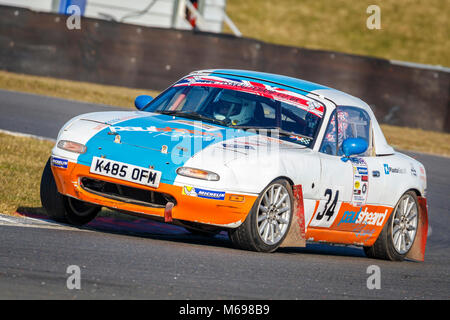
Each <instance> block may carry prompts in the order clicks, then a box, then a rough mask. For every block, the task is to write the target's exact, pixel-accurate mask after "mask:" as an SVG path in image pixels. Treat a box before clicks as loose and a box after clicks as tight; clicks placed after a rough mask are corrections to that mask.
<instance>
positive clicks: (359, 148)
mask: <svg viewBox="0 0 450 320" xmlns="http://www.w3.org/2000/svg"><path fill="white" fill-rule="evenodd" d="M368 147H369V144H368V143H367V141H366V140H364V139H362V138H347V139H345V140H344V142H343V143H342V151H343V152H344V156H343V157H342V158H341V160H342V161H344V162H347V161H348V160H349V159H350V157H351V156H353V155H356V154H361V153H364V152H366V150H367V148H368Z"/></svg>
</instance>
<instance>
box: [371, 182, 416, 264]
mask: <svg viewBox="0 0 450 320" xmlns="http://www.w3.org/2000/svg"><path fill="white" fill-rule="evenodd" d="M418 222H419V204H418V201H417V195H416V193H415V192H414V191H408V192H406V193H405V194H403V195H402V196H401V198H400V200H399V201H398V203H397V205H396V206H395V208H394V211H393V213H392V214H391V217H390V218H389V220H388V221H387V222H386V224H385V226H384V228H383V230H382V231H381V233H380V235H379V236H378V239H377V241H375V243H374V244H373V246H371V247H364V251H365V253H366V255H367V256H368V257H370V258H378V259H385V260H392V261H402V260H403V259H404V258H405V257H406V255H407V254H408V252H409V250H411V247H412V246H413V244H414V240H415V238H416V234H417V226H418Z"/></svg>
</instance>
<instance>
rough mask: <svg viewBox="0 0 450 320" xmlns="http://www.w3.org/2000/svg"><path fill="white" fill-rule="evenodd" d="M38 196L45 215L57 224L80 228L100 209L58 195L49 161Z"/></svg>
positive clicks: (43, 173)
mask: <svg viewBox="0 0 450 320" xmlns="http://www.w3.org/2000/svg"><path fill="white" fill-rule="evenodd" d="M40 194H41V204H42V207H44V209H45V210H46V212H47V215H48V216H49V217H50V218H51V219H53V220H55V221H58V222H63V223H70V224H73V225H76V226H81V225H84V224H86V223H88V222H90V221H91V220H93V219H94V218H95V217H96V216H97V213H98V212H99V211H100V209H101V207H99V206H94V205H91V204H88V203H86V202H83V201H80V200H76V199H73V198H69V197H66V196H64V195H62V194H60V193H59V192H58V189H57V187H56V183H55V178H54V176H53V172H52V169H51V166H50V159H48V161H47V164H46V165H45V168H44V171H43V172H42V178H41V190H40Z"/></svg>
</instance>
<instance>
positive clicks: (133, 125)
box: [78, 113, 255, 184]
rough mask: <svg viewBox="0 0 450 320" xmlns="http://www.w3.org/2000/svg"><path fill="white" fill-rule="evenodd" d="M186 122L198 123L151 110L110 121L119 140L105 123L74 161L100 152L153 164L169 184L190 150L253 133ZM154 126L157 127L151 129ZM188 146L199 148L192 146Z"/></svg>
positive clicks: (142, 164)
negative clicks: (115, 122)
mask: <svg viewBox="0 0 450 320" xmlns="http://www.w3.org/2000/svg"><path fill="white" fill-rule="evenodd" d="M178 121H179V122H178ZM189 122H191V123H195V122H196V123H199V124H200V123H201V122H200V121H194V120H192V119H186V118H182V117H173V116H167V115H155V114H151V113H149V116H148V117H140V118H135V119H130V120H125V121H123V122H120V123H117V124H115V125H113V129H114V130H115V133H116V134H118V135H120V143H115V142H114V139H115V137H116V134H115V133H114V132H113V130H111V129H110V127H106V128H105V129H102V130H101V131H99V132H98V133H96V134H95V135H94V136H93V137H92V138H91V139H90V140H89V141H88V142H87V143H86V147H87V151H86V153H84V154H82V155H80V156H79V157H78V163H80V164H83V165H87V166H90V165H91V162H92V158H93V157H94V156H97V157H102V156H103V157H105V158H107V159H111V160H115V161H120V162H125V163H129V164H132V165H136V166H140V167H145V168H150V167H153V169H155V170H158V171H162V177H161V182H164V183H169V184H173V182H174V180H175V178H176V176H177V174H176V169H177V168H178V167H181V166H183V165H184V164H185V163H186V161H187V160H189V159H190V158H191V157H192V156H193V155H194V152H199V151H201V150H203V149H205V148H206V147H208V146H210V145H211V144H214V143H219V142H223V141H224V140H223V139H224V138H225V137H226V138H229V137H230V134H231V135H232V137H236V138H238V137H242V136H250V135H254V134H255V133H250V132H246V131H243V130H236V129H231V128H227V127H223V126H219V125H215V124H211V123H207V122H203V125H204V126H212V127H214V128H216V129H213V130H210V131H209V130H201V129H200V128H199V127H195V126H192V125H190V124H189ZM156 128H157V129H160V131H155V129H156ZM175 129H184V130H191V131H194V134H192V133H189V132H187V131H184V132H180V131H181V130H179V131H178V132H176V131H174V130H175ZM164 145H165V146H167V150H168V153H163V152H162V146H164ZM192 146H195V148H198V149H199V150H193V148H192ZM193 151H194V152H193Z"/></svg>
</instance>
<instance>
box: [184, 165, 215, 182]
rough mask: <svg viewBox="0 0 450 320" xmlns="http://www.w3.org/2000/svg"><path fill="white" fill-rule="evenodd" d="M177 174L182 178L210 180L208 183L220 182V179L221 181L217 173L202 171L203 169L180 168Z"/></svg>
mask: <svg viewBox="0 0 450 320" xmlns="http://www.w3.org/2000/svg"><path fill="white" fill-rule="evenodd" d="M177 174H179V175H180V176H185V177H189V178H195V179H202V180H208V181H219V179H220V177H219V175H218V174H217V173H214V172H211V171H206V170H201V169H195V168H188V167H180V168H178V169H177Z"/></svg>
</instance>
